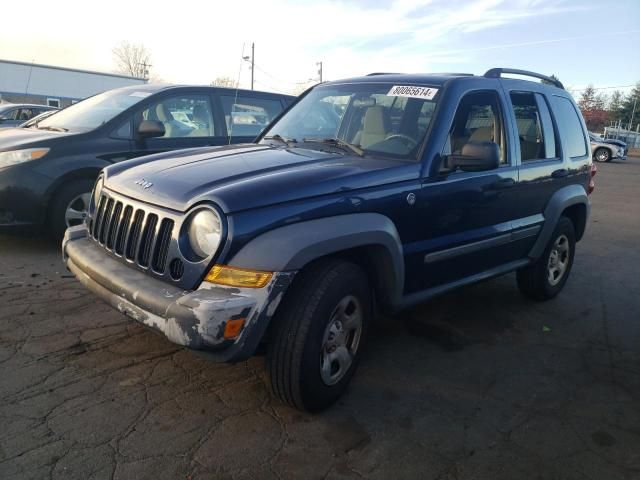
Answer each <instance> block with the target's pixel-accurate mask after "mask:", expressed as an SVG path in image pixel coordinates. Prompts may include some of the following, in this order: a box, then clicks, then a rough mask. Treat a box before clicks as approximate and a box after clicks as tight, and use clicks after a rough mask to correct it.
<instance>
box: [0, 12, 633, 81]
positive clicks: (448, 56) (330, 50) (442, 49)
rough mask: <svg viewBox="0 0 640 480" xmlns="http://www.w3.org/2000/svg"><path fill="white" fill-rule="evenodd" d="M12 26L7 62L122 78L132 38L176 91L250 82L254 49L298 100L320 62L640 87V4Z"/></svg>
mask: <svg viewBox="0 0 640 480" xmlns="http://www.w3.org/2000/svg"><path fill="white" fill-rule="evenodd" d="M2 19H3V21H2V27H1V28H0V59H7V60H20V61H26V62H31V61H33V62H35V63H45V64H55V65H61V66H66V67H75V68H83V69H90V70H101V71H113V70H114V69H115V65H114V61H113V54H112V50H113V47H114V46H116V45H117V44H118V43H120V42H122V41H129V42H134V43H143V44H144V45H145V46H146V47H147V49H148V50H149V51H150V52H151V55H152V65H153V66H152V67H151V73H152V75H153V76H155V77H159V78H161V79H162V80H164V81H166V82H171V83H192V84H208V83H210V82H211V81H212V80H213V79H214V78H216V77H219V76H228V77H232V78H234V79H235V78H238V74H239V72H240V77H239V78H240V84H241V86H245V87H247V86H249V82H250V72H249V69H248V64H247V63H246V62H244V63H243V62H241V60H240V58H241V55H242V51H243V46H244V54H245V55H249V54H250V50H251V42H255V44H256V65H257V66H256V71H255V79H256V89H264V90H273V91H283V92H288V93H289V92H294V91H296V90H299V89H300V85H302V84H304V83H306V82H308V81H309V79H310V78H312V77H316V76H317V72H316V70H317V67H316V62H318V61H322V62H323V66H324V78H325V80H327V79H329V80H331V79H338V78H345V77H349V76H355V75H362V74H366V73H369V72H373V71H390V72H443V71H452V72H470V73H483V72H484V71H485V70H486V69H488V68H490V67H495V66H509V67H515V68H524V69H529V70H536V71H540V72H543V73H548V74H551V73H555V74H556V75H557V76H558V77H559V78H560V79H561V80H562V81H563V82H565V84H568V85H571V86H573V87H574V88H582V87H584V86H585V85H586V84H588V83H593V84H595V85H596V86H601V87H602V86H618V85H629V84H633V83H635V82H636V81H638V80H640V0H621V1H616V2H612V1H606V0H605V1H603V0H584V1H564V0H508V1H501V0H432V1H429V0H426V1H424V0H423V1H418V0H397V1H392V0H344V1H325V0H316V1H311V0H307V1H303V0H298V1H290V0H256V1H249V0H234V1H220V0H218V1H212V0H205V1H200V0H189V1H182V2H175V3H174V2H169V1H166V0H165V1H162V2H143V1H141V0H126V1H125V0H109V1H108V2H99V3H96V2H92V1H87V0H84V1H70V0H58V1H55V2H52V1H50V0H46V1H44V0H30V1H28V2H18V1H14V0H9V1H5V2H3V4H2ZM605 91H607V90H605ZM609 91H610V90H609Z"/></svg>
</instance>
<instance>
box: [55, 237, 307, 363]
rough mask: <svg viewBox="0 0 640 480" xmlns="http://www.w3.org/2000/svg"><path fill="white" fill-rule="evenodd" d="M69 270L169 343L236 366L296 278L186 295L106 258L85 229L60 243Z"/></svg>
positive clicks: (279, 275) (204, 288)
mask: <svg viewBox="0 0 640 480" xmlns="http://www.w3.org/2000/svg"><path fill="white" fill-rule="evenodd" d="M62 252H63V258H64V261H65V263H66V265H67V268H68V269H69V270H70V271H71V272H72V273H73V274H74V275H75V276H76V277H77V278H78V280H80V282H81V283H82V284H83V285H84V286H85V287H87V288H88V289H89V290H91V291H92V292H93V293H95V294H96V295H98V296H99V297H100V298H102V299H103V300H105V301H106V302H107V303H109V304H110V305H111V306H112V307H114V308H116V309H117V310H119V311H120V312H122V313H124V314H125V315H127V316H129V317H131V318H133V319H134V320H136V321H137V322H140V323H142V324H144V325H146V326H148V327H151V328H152V329H154V330H156V331H158V332H160V333H162V334H163V335H164V336H165V337H166V338H167V339H168V340H170V341H171V342H173V343H176V344H178V345H182V346H184V347H187V348H191V349H194V350H203V351H206V352H207V356H208V357H210V358H211V359H213V360H214V361H219V362H238V361H241V360H245V359H247V358H248V357H250V356H251V355H253V354H254V352H255V350H256V348H257V346H258V344H259V343H260V341H261V339H262V338H263V336H264V333H265V331H266V329H267V326H268V324H269V321H270V320H271V317H272V316H273V314H274V313H275V311H276V308H277V307H278V304H279V303H280V300H281V299H282V297H283V296H284V293H285V291H286V289H287V288H288V287H289V285H290V283H291V280H292V279H293V276H294V275H295V272H276V273H275V274H274V276H273V278H272V279H271V281H270V282H269V284H267V285H266V286H265V287H263V288H234V287H225V286H220V285H214V284H209V283H206V282H205V283H203V284H202V285H201V286H200V288H198V289H197V290H194V291H184V290H181V289H179V288H177V287H175V286H173V285H170V284H168V283H166V282H163V281H160V280H157V279H155V278H152V277H150V276H148V275H145V274H144V273H143V272H140V271H138V270H134V269H133V268H130V267H128V266H127V265H126V264H124V263H122V262H120V261H118V260H116V259H114V258H112V257H110V256H109V255H107V254H106V252H105V251H104V250H103V248H102V247H100V246H99V245H98V244H96V243H95V242H94V241H93V240H91V239H90V238H88V237H87V233H86V229H85V227H84V226H78V227H72V228H70V229H68V230H67V233H66V235H65V238H64V240H63V242H62ZM238 318H245V319H246V320H245V322H244V328H243V329H242V331H241V333H240V335H239V336H238V337H236V338H235V339H225V338H224V336H223V334H224V329H225V326H226V324H227V322H228V321H229V320H231V319H238Z"/></svg>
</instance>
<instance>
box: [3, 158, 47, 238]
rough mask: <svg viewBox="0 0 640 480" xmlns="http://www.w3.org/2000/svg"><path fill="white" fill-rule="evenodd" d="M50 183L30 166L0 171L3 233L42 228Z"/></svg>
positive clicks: (16, 166) (15, 166)
mask: <svg viewBox="0 0 640 480" xmlns="http://www.w3.org/2000/svg"><path fill="white" fill-rule="evenodd" d="M51 183H52V180H51V179H50V178H49V177H46V176H44V175H42V174H40V173H37V172H35V171H33V170H32V169H31V168H29V167H28V166H27V165H13V166H10V167H5V168H2V169H0V231H2V230H9V229H12V228H14V227H23V226H30V225H40V224H42V222H43V219H44V217H45V208H44V204H45V195H46V192H47V189H48V188H49V187H50V186H51Z"/></svg>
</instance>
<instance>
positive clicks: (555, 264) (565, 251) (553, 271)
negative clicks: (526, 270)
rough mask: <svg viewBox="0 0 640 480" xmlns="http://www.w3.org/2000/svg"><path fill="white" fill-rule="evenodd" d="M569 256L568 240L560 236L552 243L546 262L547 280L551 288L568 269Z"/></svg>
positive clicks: (564, 236)
mask: <svg viewBox="0 0 640 480" xmlns="http://www.w3.org/2000/svg"><path fill="white" fill-rule="evenodd" d="M570 255H571V252H570V247H569V238H568V237H567V236H566V235H560V236H559V237H558V238H556V241H555V242H554V243H553V247H552V248H551V252H550V253H549V260H548V262H547V279H548V280H549V283H550V284H551V285H552V286H556V285H557V284H558V283H560V280H562V278H563V277H564V274H565V273H566V271H567V268H568V267H569V258H570Z"/></svg>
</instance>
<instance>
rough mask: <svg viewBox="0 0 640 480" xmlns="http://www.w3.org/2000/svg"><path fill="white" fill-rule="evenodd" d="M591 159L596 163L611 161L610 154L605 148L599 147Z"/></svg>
mask: <svg viewBox="0 0 640 480" xmlns="http://www.w3.org/2000/svg"><path fill="white" fill-rule="evenodd" d="M593 159H594V160H595V161H596V162H602V163H604V162H608V161H609V160H611V152H610V151H609V149H607V148H604V147H600V148H598V149H597V150H596V151H595V152H594V153H593Z"/></svg>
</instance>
